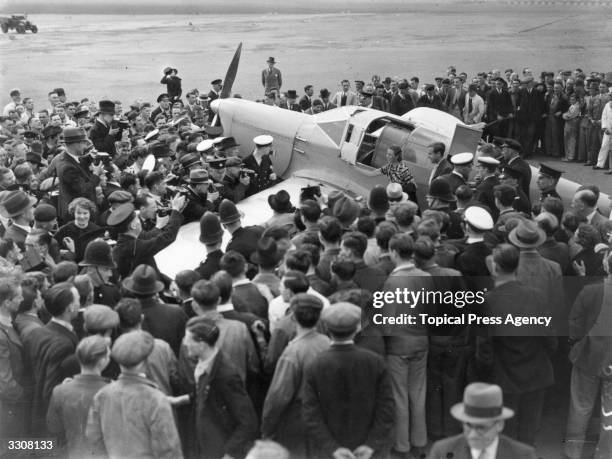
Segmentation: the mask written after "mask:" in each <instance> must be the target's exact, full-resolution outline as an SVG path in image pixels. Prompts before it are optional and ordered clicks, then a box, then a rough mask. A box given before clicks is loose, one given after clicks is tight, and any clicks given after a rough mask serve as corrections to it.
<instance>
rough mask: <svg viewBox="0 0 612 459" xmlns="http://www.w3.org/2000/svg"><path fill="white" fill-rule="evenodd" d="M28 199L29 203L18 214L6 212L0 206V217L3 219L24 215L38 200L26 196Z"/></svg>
mask: <svg viewBox="0 0 612 459" xmlns="http://www.w3.org/2000/svg"><path fill="white" fill-rule="evenodd" d="M28 199H29V200H30V203H29V204H28V205H27V206H25V207H24V208H23V209H21V210H20V211H19V212H16V213H15V212H13V213H9V212H7V211H6V208H5V207H4V206H3V205H1V204H0V215H2V217H4V218H13V217H16V216H17V215H21V214H22V213H24V212H25V210H26V209H27V208H28V207H33V206H34V205H35V204H36V203H37V202H38V200H37V199H36V198H35V197H34V196H30V195H28Z"/></svg>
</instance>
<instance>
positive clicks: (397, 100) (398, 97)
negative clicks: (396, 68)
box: [390, 81, 414, 116]
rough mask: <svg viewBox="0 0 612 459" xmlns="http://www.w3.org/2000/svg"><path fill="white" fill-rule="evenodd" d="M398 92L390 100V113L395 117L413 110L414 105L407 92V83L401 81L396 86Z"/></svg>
mask: <svg viewBox="0 0 612 459" xmlns="http://www.w3.org/2000/svg"><path fill="white" fill-rule="evenodd" d="M398 89H399V91H398V92H397V93H395V94H394V95H393V97H392V98H391V103H390V106H391V113H393V114H394V115H397V116H402V115H403V114H405V113H408V112H409V111H410V110H412V109H413V108H414V103H413V101H412V97H410V93H409V92H408V83H407V82H405V81H402V82H401V83H400V84H399V85H398Z"/></svg>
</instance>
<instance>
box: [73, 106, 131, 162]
mask: <svg viewBox="0 0 612 459" xmlns="http://www.w3.org/2000/svg"><path fill="white" fill-rule="evenodd" d="M114 119H115V103H114V102H113V101H110V100H101V101H100V104H99V111H98V116H97V117H96V122H95V123H94V125H93V127H92V128H91V131H89V138H90V139H91V141H92V142H93V144H94V147H96V150H98V151H104V152H106V153H108V154H109V155H110V156H111V158H113V157H114V156H115V155H116V154H117V150H116V148H115V141H118V140H121V131H120V129H119V128H118V127H113V126H112V123H113V121H114ZM64 138H65V136H64Z"/></svg>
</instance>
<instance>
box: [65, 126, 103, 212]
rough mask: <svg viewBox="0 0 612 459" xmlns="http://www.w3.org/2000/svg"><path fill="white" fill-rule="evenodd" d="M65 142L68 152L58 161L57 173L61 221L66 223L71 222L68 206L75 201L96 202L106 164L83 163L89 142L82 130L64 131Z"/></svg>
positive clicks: (67, 129) (68, 129) (71, 129)
mask: <svg viewBox="0 0 612 459" xmlns="http://www.w3.org/2000/svg"><path fill="white" fill-rule="evenodd" d="M64 142H65V143H66V150H65V151H64V152H63V153H62V154H61V156H60V157H59V159H58V162H57V164H56V171H57V178H58V179H59V191H60V192H59V205H58V213H59V218H60V221H61V222H63V223H66V222H68V221H69V220H70V215H69V213H68V205H69V204H70V203H71V202H72V200H73V199H75V198H81V197H82V198H87V199H89V200H90V201H91V202H94V203H95V202H96V187H97V186H98V184H99V183H100V176H101V175H102V174H104V164H102V163H100V164H99V165H95V164H91V165H89V167H88V166H87V165H86V163H85V164H84V163H83V153H84V152H85V149H86V148H87V145H88V141H87V136H86V135H85V131H84V130H83V129H82V128H66V129H64Z"/></svg>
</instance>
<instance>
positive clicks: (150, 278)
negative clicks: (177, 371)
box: [122, 265, 187, 356]
mask: <svg viewBox="0 0 612 459" xmlns="http://www.w3.org/2000/svg"><path fill="white" fill-rule="evenodd" d="M158 279H159V277H158V275H157V273H156V272H155V270H154V269H153V268H152V267H151V266H149V265H139V266H137V267H136V269H134V272H133V273H132V275H131V276H130V277H128V278H126V279H124V281H123V283H122V285H123V288H124V289H125V290H127V291H128V292H129V293H130V294H131V295H132V296H134V297H135V298H136V299H138V301H140V305H141V306H142V314H143V316H144V319H143V322H142V329H143V330H146V331H148V332H149V333H151V334H152V335H153V337H155V338H158V339H162V340H164V341H166V342H167V343H168V344H169V345H170V347H171V348H172V350H173V351H174V353H175V354H176V355H177V356H178V353H179V349H180V347H181V340H182V339H183V335H184V334H185V324H186V323H187V316H186V315H185V313H184V312H183V310H182V309H181V308H180V307H179V306H177V305H173V304H165V303H162V302H161V301H160V299H159V295H158V294H159V293H160V292H161V291H162V290H163V289H164V284H163V283H162V282H160V281H159V280H158Z"/></svg>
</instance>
